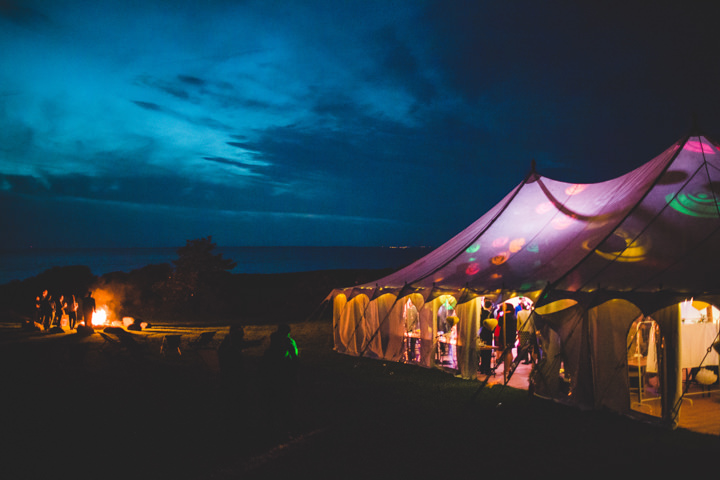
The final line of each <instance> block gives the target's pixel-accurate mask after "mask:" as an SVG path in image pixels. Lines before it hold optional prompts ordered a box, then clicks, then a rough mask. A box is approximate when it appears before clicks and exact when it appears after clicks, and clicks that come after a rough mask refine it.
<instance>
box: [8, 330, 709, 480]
mask: <svg viewBox="0 0 720 480" xmlns="http://www.w3.org/2000/svg"><path fill="white" fill-rule="evenodd" d="M291 326H292V335H293V337H294V338H296V340H297V342H298V345H299V347H300V355H301V369H300V373H299V379H298V383H297V385H296V387H295V390H294V396H293V403H292V407H293V414H294V422H293V424H292V426H291V428H290V430H289V432H285V431H276V430H275V429H273V428H270V425H271V424H273V421H272V420H273V414H272V412H270V411H268V409H267V408H265V407H266V406H267V404H266V402H265V400H264V399H263V397H262V396H261V395H260V394H259V389H258V384H257V379H258V372H259V369H260V364H261V358H262V353H263V352H264V350H265V348H266V347H267V345H268V337H269V335H270V333H271V332H272V331H273V330H274V329H275V327H274V326H272V325H264V326H253V325H248V326H246V328H245V331H246V339H247V340H248V341H249V342H250V345H249V346H248V347H247V348H246V350H245V357H244V358H245V365H244V372H245V375H244V381H243V385H244V386H245V390H244V392H243V394H242V395H240V396H231V395H230V394H228V392H227V391H226V390H225V389H223V388H222V384H221V382H220V376H219V371H218V363H217V356H216V347H217V344H218V342H219V341H220V340H221V339H222V337H223V336H224V335H225V334H226V332H227V330H228V328H227V326H215V327H207V326H206V327H202V328H201V327H191V326H172V325H155V326H153V328H151V329H148V330H146V331H143V332H139V333H133V336H134V337H133V338H135V339H136V340H137V341H138V343H139V345H140V347H139V348H138V349H137V351H135V350H133V349H128V348H126V347H122V346H120V345H117V344H115V343H114V342H110V341H107V340H105V339H103V338H102V337H101V336H100V335H99V334H98V333H96V334H93V335H90V336H84V335H79V334H75V333H64V334H54V335H53V334H47V333H42V332H34V333H28V332H21V331H20V330H19V329H18V328H17V327H16V326H15V325H6V326H5V328H1V329H0V374H1V375H2V376H1V377H0V378H1V379H2V396H1V397H0V398H1V402H2V403H1V404H0V407H1V408H2V410H1V411H2V417H1V418H2V421H1V422H2V423H1V424H0V429H1V430H2V445H1V450H0V453H1V454H2V461H1V462H0V478H8V479H16V478H50V477H52V478H55V477H60V476H62V477H68V478H103V479H104V478H134V479H138V478H176V479H177V478H192V479H231V478H283V477H285V478H287V476H288V475H298V476H303V477H310V478H397V477H400V478H408V477H414V478H438V477H440V476H448V477H457V476H462V477H482V476H484V475H525V474H527V475H541V476H543V477H544V476H546V475H547V476H553V477H560V478H565V477H571V476H572V477H576V476H578V475H588V474H595V475H597V474H602V473H604V474H607V473H612V474H615V475H619V474H622V475H623V476H626V475H643V476H647V475H656V474H660V473H662V474H663V475H668V474H680V473H682V474H693V473H700V472H706V471H707V470H708V469H714V468H715V465H716V464H717V460H716V455H717V454H718V453H719V452H720V449H719V447H720V440H719V439H718V437H715V436H707V435H700V434H695V433H692V432H688V431H685V430H681V429H679V430H675V431H668V430H664V429H660V428H658V427H655V426H651V425H646V424H643V423H639V422H637V421H633V420H630V419H627V418H624V417H620V416H617V415H614V414H612V413H608V412H597V411H595V412H583V411H578V410H575V409H572V408H568V407H565V406H562V405H558V404H555V403H553V402H549V401H546V400H542V399H539V398H535V397H531V396H529V395H528V393H527V392H526V391H523V390H515V389H512V388H503V387H500V386H495V387H493V388H486V389H484V390H483V391H481V392H480V393H479V394H478V386H479V383H478V382H473V381H465V380H461V379H458V378H455V377H453V376H452V375H448V374H446V373H444V372H441V371H439V370H428V369H424V368H420V367H416V366H411V365H404V364H398V363H390V362H384V361H378V360H372V359H364V358H355V357H349V356H344V355H339V354H337V353H335V352H334V351H333V349H332V326H331V324H330V323H329V322H303V323H296V324H292V325H291ZM207 330H213V331H217V334H216V336H215V339H214V344H212V345H210V346H209V347H210V348H204V349H194V348H192V346H191V344H190V343H191V341H192V340H194V339H195V338H197V336H198V335H199V334H200V332H202V331H207ZM167 334H180V335H182V337H181V338H182V343H181V355H162V354H161V353H160V347H161V344H162V340H163V337H164V336H165V335H167ZM476 394H477V395H476Z"/></svg>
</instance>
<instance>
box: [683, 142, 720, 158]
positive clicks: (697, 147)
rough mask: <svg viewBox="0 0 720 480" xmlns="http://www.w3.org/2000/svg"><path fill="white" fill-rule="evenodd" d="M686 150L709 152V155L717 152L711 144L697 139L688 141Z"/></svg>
mask: <svg viewBox="0 0 720 480" xmlns="http://www.w3.org/2000/svg"><path fill="white" fill-rule="evenodd" d="M685 150H687V151H688V152H697V153H707V154H708V155H715V153H716V152H715V150H714V149H713V148H712V147H711V146H710V145H708V144H707V143H703V142H699V141H697V140H689V141H688V142H686V143H685Z"/></svg>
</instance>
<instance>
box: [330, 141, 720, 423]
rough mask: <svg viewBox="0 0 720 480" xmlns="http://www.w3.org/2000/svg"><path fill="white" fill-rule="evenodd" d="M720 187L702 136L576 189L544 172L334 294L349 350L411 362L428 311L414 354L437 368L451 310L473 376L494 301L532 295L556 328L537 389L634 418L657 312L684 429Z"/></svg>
mask: <svg viewBox="0 0 720 480" xmlns="http://www.w3.org/2000/svg"><path fill="white" fill-rule="evenodd" d="M719 195H720V147H719V146H718V144H717V143H715V142H712V141H710V140H709V139H708V138H706V137H705V136H702V135H697V134H696V135H692V136H687V137H685V138H683V139H681V140H680V141H678V142H676V143H675V144H674V145H672V146H671V147H670V148H668V149H667V150H665V151H664V152H663V153H661V154H660V155H659V156H657V157H656V158H654V159H653V160H651V161H650V162H648V163H646V164H644V165H642V166H641V167H639V168H636V169H635V170H633V171H631V172H629V173H627V174H625V175H622V176H620V177H618V178H615V179H612V180H608V181H605V182H600V183H594V184H569V183H564V182H560V181H556V180H552V179H549V178H546V177H543V176H542V175H540V174H538V173H537V172H536V171H535V169H534V168H533V169H532V171H531V172H530V173H529V174H528V175H527V177H526V178H525V179H524V180H523V181H522V182H521V183H520V184H519V185H518V186H517V187H515V188H514V189H513V190H512V191H511V192H510V193H509V194H508V195H507V196H506V197H505V198H504V199H503V200H502V201H500V202H499V203H498V204H497V205H496V206H495V207H493V208H492V209H490V211H488V212H487V213H485V214H484V215H483V216H481V217H480V218H479V219H478V220H477V221H475V222H474V223H473V224H471V225H470V226H469V227H467V228H466V229H465V230H463V231H461V232H460V233H458V234H457V235H456V236H454V237H453V238H451V239H450V240H449V241H447V242H446V243H445V244H443V245H442V246H440V247H439V248H437V249H435V250H434V251H432V252H431V253H429V254H428V255H426V256H425V257H423V258H421V259H419V260H418V261H416V262H414V263H412V264H411V265H409V266H407V267H405V268H403V269H401V270H399V271H397V272H395V273H393V274H391V275H388V276H386V277H385V278H381V279H379V280H377V281H376V282H371V283H368V284H365V285H359V286H354V287H348V288H341V289H336V290H334V291H333V292H332V293H331V294H330V295H329V297H328V300H330V301H332V304H333V322H334V345H335V349H336V351H338V352H341V353H345V354H348V355H357V356H367V357H373V358H381V359H386V360H392V361H408V325H407V322H408V318H415V312H417V324H416V325H414V326H413V329H415V331H416V332H417V335H416V337H417V338H413V341H416V342H417V344H418V345H419V351H420V354H419V356H418V358H417V359H413V360H414V361H416V363H419V364H420V365H423V366H426V367H433V366H436V365H437V351H438V341H437V339H438V316H439V315H440V316H442V315H443V313H442V308H441V307H443V306H446V307H450V308H452V309H453V316H456V317H457V318H458V324H457V326H456V327H455V329H456V341H455V342H454V344H455V345H456V348H457V350H456V358H457V360H456V369H457V370H458V371H459V372H460V373H461V374H462V375H463V376H464V377H465V378H473V377H475V376H476V369H477V364H476V363H477V361H476V360H475V357H474V356H473V352H472V350H473V349H474V348H475V340H474V339H475V335H476V333H477V329H478V326H479V315H480V310H481V307H480V299H481V298H483V297H487V298H490V299H492V300H493V301H494V302H496V303H498V302H502V301H506V300H507V299H509V298H513V297H518V296H524V297H528V298H529V299H531V300H532V301H533V302H534V305H535V310H534V311H533V315H532V318H533V319H534V321H535V325H536V327H537V329H538V331H540V332H541V334H542V335H541V340H542V351H543V361H542V362H541V363H540V364H538V366H537V370H536V371H537V375H536V376H535V382H534V386H535V391H536V393H537V394H539V395H544V396H547V397H551V398H555V399H557V400H561V401H564V402H568V403H571V404H574V405H577V406H579V407H583V408H610V409H612V410H615V411H619V412H631V404H632V399H631V394H630V391H631V389H630V387H631V385H630V382H631V379H630V376H629V375H628V374H627V373H628V371H629V369H631V367H630V366H629V365H628V363H629V361H628V358H629V357H631V356H629V355H628V350H629V348H630V343H628V338H631V337H632V334H631V333H630V330H631V326H632V325H636V326H637V325H638V322H643V321H648V320H651V321H653V322H654V323H653V325H654V327H655V328H654V329H653V332H655V331H657V336H654V337H653V340H654V342H655V343H654V344H653V345H654V346H655V345H657V346H660V347H661V348H660V349H657V350H656V349H655V348H654V347H653V349H651V352H654V353H653V355H654V356H655V357H654V360H656V362H655V364H654V365H657V368H656V370H657V372H654V373H656V374H657V375H658V376H659V378H660V389H661V390H662V396H661V398H662V400H661V401H662V414H661V415H660V418H661V420H662V421H665V422H668V423H669V424H673V423H674V422H675V419H676V413H677V408H678V403H679V399H680V398H681V396H682V382H681V376H682V370H681V363H680V355H681V338H680V337H681V308H680V307H679V305H682V302H687V301H690V300H689V299H691V300H692V301H695V302H700V301H704V302H707V304H710V305H718V304H720V303H719V302H720V282H718V280H717V275H718V274H719V273H720V242H719V240H720V200H719V198H718V196H719ZM409 312H410V313H412V315H409ZM708 312H709V313H710V315H712V314H711V311H710V310H708ZM714 321H715V322H716V324H717V321H718V319H717V318H715V319H714ZM708 323H712V322H708ZM715 329H717V326H716V327H715ZM418 330H419V331H418ZM705 347H707V346H703V348H705ZM644 359H647V357H644ZM716 364H717V363H716ZM560 368H562V369H563V371H564V372H565V378H566V379H568V382H569V384H570V385H569V386H568V385H565V382H563V380H562V378H561V377H560V375H558V371H559V369H560ZM645 368H647V370H648V371H652V370H653V369H652V368H650V367H649V366H648V367H645ZM568 392H572V394H571V395H568Z"/></svg>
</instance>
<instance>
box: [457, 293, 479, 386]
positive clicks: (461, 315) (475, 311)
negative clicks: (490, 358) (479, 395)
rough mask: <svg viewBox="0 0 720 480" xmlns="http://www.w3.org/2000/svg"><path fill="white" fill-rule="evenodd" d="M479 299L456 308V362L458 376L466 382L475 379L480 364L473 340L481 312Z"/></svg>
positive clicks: (475, 336)
mask: <svg viewBox="0 0 720 480" xmlns="http://www.w3.org/2000/svg"><path fill="white" fill-rule="evenodd" d="M481 300H482V298H481V297H475V298H473V299H472V300H470V301H469V302H465V303H462V304H460V305H458V306H457V309H456V312H457V315H458V319H459V322H458V325H457V347H458V354H457V362H458V369H459V370H460V376H461V377H462V378H464V379H466V380H474V379H477V370H478V364H479V362H480V359H479V356H478V351H477V348H476V343H475V340H476V338H477V334H478V330H480V313H481V312H482V305H481Z"/></svg>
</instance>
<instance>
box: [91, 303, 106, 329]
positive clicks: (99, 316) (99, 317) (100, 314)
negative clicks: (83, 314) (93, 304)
mask: <svg viewBox="0 0 720 480" xmlns="http://www.w3.org/2000/svg"><path fill="white" fill-rule="evenodd" d="M107 319H108V311H107V309H106V308H105V307H100V308H97V309H96V310H95V314H94V315H93V317H92V323H93V325H105V324H106V323H107Z"/></svg>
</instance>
